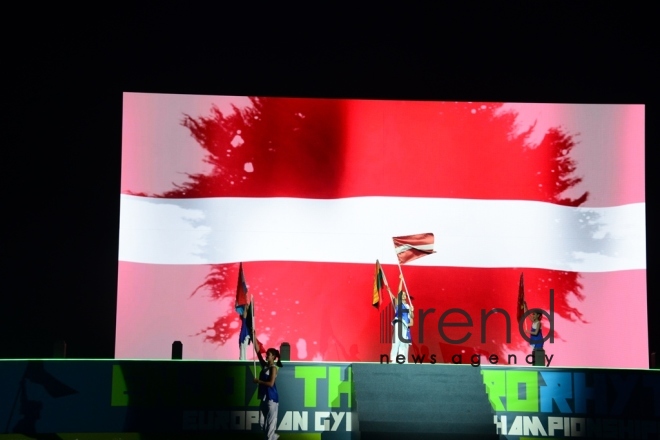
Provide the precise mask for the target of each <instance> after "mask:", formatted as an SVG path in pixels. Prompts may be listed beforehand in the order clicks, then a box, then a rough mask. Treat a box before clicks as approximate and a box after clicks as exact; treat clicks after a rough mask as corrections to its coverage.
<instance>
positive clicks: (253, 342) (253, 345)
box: [250, 296, 257, 378]
mask: <svg viewBox="0 0 660 440" xmlns="http://www.w3.org/2000/svg"><path fill="white" fill-rule="evenodd" d="M250 304H251V307H250V314H251V315H252V334H251V335H250V337H251V338H252V349H253V351H252V363H253V364H254V368H253V370H252V374H254V377H255V378H256V377H257V359H256V358H255V357H254V355H255V354H256V351H257V332H256V331H255V329H254V296H252V301H250Z"/></svg>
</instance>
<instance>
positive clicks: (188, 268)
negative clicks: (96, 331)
mask: <svg viewBox="0 0 660 440" xmlns="http://www.w3.org/2000/svg"><path fill="white" fill-rule="evenodd" d="M122 151H123V159H122V187H121V191H122V195H121V221H120V243H119V275H118V277H119V282H118V306H117V334H116V347H115V356H116V357H117V358H169V357H170V355H171V344H172V342H173V341H175V340H179V341H181V342H183V355H184V357H185V358H187V359H238V353H239V347H238V334H239V330H240V321H239V316H238V314H237V313H236V312H235V310H234V300H235V297H236V286H237V277H238V267H239V264H238V263H239V262H242V263H243V270H244V273H245V278H246V282H247V285H248V288H249V293H250V294H251V295H253V297H254V301H255V323H256V328H257V333H258V339H259V340H261V342H263V343H264V344H265V345H266V346H268V347H270V346H274V347H279V345H280V344H281V343H282V342H284V341H286V342H289V343H290V344H291V359H292V360H309V361H311V360H314V361H372V362H378V361H379V360H380V355H381V354H389V352H390V346H391V344H389V343H388V342H387V337H388V332H389V331H391V325H390V321H391V318H392V316H391V313H392V310H391V308H390V307H389V304H390V300H389V298H388V295H387V294H385V296H384V297H383V300H382V304H381V306H380V308H379V309H377V308H375V307H373V305H372V294H373V285H374V269H375V263H376V260H379V261H380V263H381V264H382V266H383V270H384V273H385V275H386V277H387V280H388V282H389V285H390V287H391V289H392V291H393V293H396V291H397V290H398V285H399V267H398V266H397V258H396V255H395V253H394V245H393V242H392V237H394V236H402V235H409V234H418V233H427V232H431V233H433V234H434V236H435V247H434V249H435V251H436V252H435V253H434V254H432V255H428V256H425V257H423V258H420V259H417V260H415V261H412V262H410V263H407V264H404V265H402V266H401V271H402V273H403V276H404V278H405V282H406V285H407V287H408V290H409V292H410V294H411V295H412V297H413V305H414V307H415V312H416V322H415V325H414V326H413V327H412V339H413V345H412V347H411V349H410V353H411V354H415V355H417V356H421V355H425V363H428V362H429V360H430V356H431V355H435V360H436V361H437V362H451V361H452V360H453V359H454V356H455V355H458V354H460V355H461V356H462V362H464V363H468V362H470V357H471V356H472V355H473V354H479V355H481V356H482V358H481V359H482V363H485V362H486V356H490V355H491V354H496V355H498V357H499V359H500V360H499V363H506V361H507V359H509V358H508V357H507V355H509V354H516V355H517V363H518V364H525V361H524V357H525V355H526V354H528V353H529V352H530V349H529V344H528V343H527V342H526V341H525V340H524V339H523V338H522V336H521V335H520V333H519V331H518V326H517V323H516V322H515V320H516V311H517V300H518V291H519V281H520V277H521V274H523V276H524V291H525V300H526V302H527V304H528V305H529V307H530V308H541V309H544V310H545V311H547V312H550V311H551V309H552V312H553V313H552V314H551V316H552V320H550V319H548V317H544V318H543V319H542V324H543V328H544V332H545V334H548V332H549V331H550V322H551V321H552V322H553V324H554V329H553V330H554V341H553V342H552V343H551V341H546V343H545V350H546V353H547V355H548V356H553V360H552V366H599V367H606V366H607V367H635V368H640V367H641V368H646V367H648V359H647V346H648V334H647V310H646V250H645V246H646V241H645V195H644V106H642V105H583V104H579V105H578V104H511V103H474V102H470V103H466V102H417V101H415V102H413V101H370V100H331V99H291V98H246V97H227V96H191V95H160V94H140V93H126V94H124V107H123V137H122ZM550 289H553V292H554V296H553V300H552V302H551V295H550ZM551 306H552V307H551ZM432 309H434V310H432ZM451 309H460V310H461V312H453V313H450V314H449V315H448V316H446V317H445V321H444V322H446V323H464V324H466V325H464V326H439V322H440V321H441V316H442V315H443V313H445V312H446V311H449V310H451ZM493 309H502V310H500V312H499V313H495V314H493V315H492V316H490V317H489V318H488V320H487V321H486V326H485V329H483V328H482V321H483V314H485V313H489V312H491V311H493ZM502 311H504V312H506V314H508V316H509V317H510V318H511V321H510V322H511V323H510V333H511V337H510V340H509V341H507V325H506V324H507V321H506V316H505V313H502ZM422 315H423V316H422ZM527 326H528V327H529V325H527ZM422 338H423V340H422ZM457 341H461V342H457ZM511 359H513V358H511ZM512 363H513V361H512Z"/></svg>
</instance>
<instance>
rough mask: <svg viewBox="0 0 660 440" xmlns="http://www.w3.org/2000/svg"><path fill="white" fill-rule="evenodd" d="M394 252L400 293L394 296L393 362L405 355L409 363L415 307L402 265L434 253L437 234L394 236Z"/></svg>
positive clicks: (406, 361)
mask: <svg viewBox="0 0 660 440" xmlns="http://www.w3.org/2000/svg"><path fill="white" fill-rule="evenodd" d="M392 241H393V242H394V253H395V254H396V257H397V259H398V260H399V278H400V281H399V295H398V297H397V298H393V305H394V319H393V320H392V350H391V352H390V360H391V362H398V360H397V357H399V356H403V357H404V361H403V363H406V364H407V363H408V351H409V349H410V346H411V345H412V338H411V335H410V327H412V326H413V324H414V307H413V305H412V298H411V297H410V296H409V295H408V286H406V280H405V279H404V278H403V271H402V270H401V265H402V264H405V263H409V262H411V261H413V260H416V259H418V258H421V257H424V256H426V255H431V254H434V253H435V251H434V250H433V246H434V244H435V236H434V235H433V233H431V232H426V233H423V234H414V235H402V236H398V237H392Z"/></svg>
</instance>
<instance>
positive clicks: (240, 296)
mask: <svg viewBox="0 0 660 440" xmlns="http://www.w3.org/2000/svg"><path fill="white" fill-rule="evenodd" d="M249 303H250V299H249V298H248V287H247V284H246V283H245V274H243V263H240V265H239V268H238V285H237V286H236V302H235V303H234V306H235V307H236V310H237V311H238V310H239V307H245V306H247V305H248V304H249ZM241 310H242V309H241ZM239 313H241V314H242V313H243V312H242V311H240V312H239Z"/></svg>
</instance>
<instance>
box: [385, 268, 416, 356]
mask: <svg viewBox="0 0 660 440" xmlns="http://www.w3.org/2000/svg"><path fill="white" fill-rule="evenodd" d="M413 324H414V311H413V309H412V307H411V303H410V298H409V297H408V293H407V292H406V291H405V290H404V288H403V277H401V280H400V281H399V294H398V296H397V297H395V298H394V319H393V320H392V350H391V351H390V361H391V362H397V363H401V362H399V361H398V359H397V358H398V357H399V356H403V357H404V360H403V363H404V364H407V363H408V351H409V349H410V345H412V338H411V335H410V327H412V326H413Z"/></svg>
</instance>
